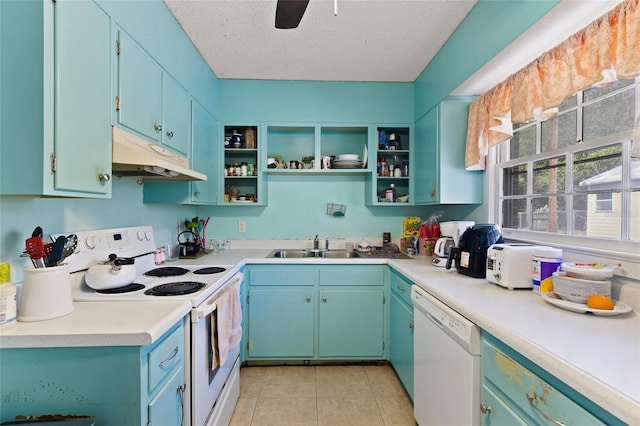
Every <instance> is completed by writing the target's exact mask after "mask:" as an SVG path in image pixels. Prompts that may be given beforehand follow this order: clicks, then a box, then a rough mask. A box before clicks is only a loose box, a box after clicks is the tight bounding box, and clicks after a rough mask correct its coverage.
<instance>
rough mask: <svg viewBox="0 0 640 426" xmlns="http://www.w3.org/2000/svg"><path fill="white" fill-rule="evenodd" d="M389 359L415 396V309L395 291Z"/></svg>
mask: <svg viewBox="0 0 640 426" xmlns="http://www.w3.org/2000/svg"><path fill="white" fill-rule="evenodd" d="M389 361H391V364H392V365H393V368H394V369H395V370H396V373H397V374H398V377H400V380H401V381H402V384H403V385H404V388H405V389H406V390H407V392H408V393H409V395H410V396H411V398H413V309H410V308H408V307H407V306H406V305H405V304H404V303H403V302H402V301H401V299H400V298H399V297H398V296H396V295H395V294H394V293H391V297H390V301H389Z"/></svg>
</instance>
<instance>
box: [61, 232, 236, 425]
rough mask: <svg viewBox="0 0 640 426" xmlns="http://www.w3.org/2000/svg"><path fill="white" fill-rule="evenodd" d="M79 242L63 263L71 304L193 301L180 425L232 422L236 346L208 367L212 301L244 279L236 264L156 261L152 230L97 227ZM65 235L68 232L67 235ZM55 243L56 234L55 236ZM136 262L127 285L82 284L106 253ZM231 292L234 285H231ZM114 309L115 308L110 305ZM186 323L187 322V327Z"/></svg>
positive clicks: (213, 311) (83, 234)
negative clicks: (95, 286) (68, 276)
mask: <svg viewBox="0 0 640 426" xmlns="http://www.w3.org/2000/svg"><path fill="white" fill-rule="evenodd" d="M75 234H76V235H77V237H78V243H77V247H76V249H75V251H74V252H73V254H71V255H70V256H68V257H67V258H66V259H65V260H64V262H65V263H67V264H68V265H69V272H70V273H71V294H72V297H73V300H74V301H82V302H91V301H101V302H104V301H112V302H114V303H117V302H126V301H148V302H149V303H153V302H161V301H163V300H167V299H169V298H170V299H172V300H175V299H180V300H187V301H189V302H191V305H192V307H193V308H192V310H191V314H190V318H189V320H188V321H187V320H185V336H186V337H185V339H186V342H185V344H186V347H187V351H189V353H188V354H185V357H184V358H185V372H187V373H185V382H186V383H185V394H184V399H183V404H184V416H183V423H184V424H191V425H198V426H201V425H218V424H225V423H228V421H229V420H230V418H231V415H232V413H233V409H234V407H235V404H236V401H237V400H238V397H239V394H240V374H239V370H240V361H239V354H240V345H236V346H235V347H233V348H231V349H230V350H229V353H228V355H227V358H226V361H225V362H224V363H221V364H220V365H219V366H217V367H216V368H215V369H212V367H211V365H212V359H211V358H212V356H213V355H212V354H213V352H214V350H213V349H214V348H213V345H212V341H214V339H213V337H212V336H213V335H214V333H213V332H212V327H213V325H212V324H215V323H216V320H215V318H214V317H215V316H216V313H217V305H216V301H217V299H218V297H219V296H220V295H222V293H224V292H225V291H226V290H227V289H229V288H231V287H232V286H234V285H235V284H236V283H238V282H240V283H241V282H242V279H243V275H242V273H240V272H239V271H238V270H237V268H236V267H235V265H194V264H190V263H189V260H188V259H186V260H182V261H180V262H163V263H161V264H156V263H155V262H156V260H159V258H160V257H159V256H158V253H157V248H156V245H155V239H154V235H153V229H152V227H151V226H137V227H126V228H113V229H99V230H90V231H81V232H76V233H75ZM66 235H68V234H66ZM53 237H54V239H55V238H56V237H58V235H53ZM112 254H113V255H116V256H117V257H118V258H127V259H129V258H132V259H134V263H133V266H135V269H136V277H135V279H133V282H132V283H131V284H126V285H124V286H122V287H118V288H114V289H106V290H94V289H92V288H90V287H89V286H88V285H87V283H86V281H85V275H86V271H87V270H88V269H89V268H91V267H92V266H94V265H97V264H99V263H102V262H105V261H107V260H108V259H109V256H110V255H112ZM234 289H235V287H234ZM114 306H115V305H114ZM189 323H190V324H189Z"/></svg>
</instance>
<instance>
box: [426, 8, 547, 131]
mask: <svg viewBox="0 0 640 426" xmlns="http://www.w3.org/2000/svg"><path fill="white" fill-rule="evenodd" d="M558 3H559V1H558V0H526V1H522V0H512V1H504V0H480V1H478V3H476V5H475V6H474V7H473V9H471V11H470V12H469V14H468V15H467V16H466V17H465V19H464V20H463V21H462V22H461V23H460V25H459V26H458V28H456V31H455V32H454V33H453V34H452V35H451V37H449V39H448V40H447V42H446V43H445V44H444V46H443V47H442V48H441V49H440V51H438V53H437V54H436V56H435V57H434V58H433V59H432V60H431V62H430V63H429V64H428V65H427V67H426V68H425V70H424V71H423V72H422V74H420V76H419V77H418V79H417V80H416V82H415V103H414V110H415V111H414V114H415V119H416V120H417V119H418V118H420V117H421V116H422V115H424V114H425V113H426V112H427V111H429V110H430V109H431V108H432V107H433V106H434V105H436V104H437V103H438V102H440V101H441V100H442V99H443V98H445V97H447V96H448V95H449V93H451V92H452V91H453V90H454V89H455V88H456V87H458V86H459V85H460V84H461V83H462V82H464V81H465V80H467V79H468V78H469V77H471V75H473V73H474V72H476V70H478V69H479V68H481V67H482V66H483V65H484V64H486V63H487V62H488V61H489V60H490V59H491V58H493V57H494V56H495V55H497V54H498V53H499V52H500V51H501V50H502V49H504V48H505V47H507V46H508V45H509V44H510V43H511V42H512V41H513V40H515V39H516V38H517V37H518V36H519V35H520V34H522V33H523V32H524V31H525V30H527V29H528V28H529V27H530V26H531V25H533V24H534V23H535V22H536V21H538V20H539V19H540V18H542V17H543V16H544V15H545V14H546V13H547V12H549V10H551V9H552V8H553V7H554V6H556V5H557V4H558ZM513 71H514V72H515V71H517V70H513ZM469 94H471V93H469ZM473 94H474V95H479V93H473Z"/></svg>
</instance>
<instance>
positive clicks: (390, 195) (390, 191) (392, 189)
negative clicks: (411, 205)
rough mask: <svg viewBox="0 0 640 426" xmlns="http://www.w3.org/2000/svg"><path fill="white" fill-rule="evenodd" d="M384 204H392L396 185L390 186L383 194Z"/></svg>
mask: <svg viewBox="0 0 640 426" xmlns="http://www.w3.org/2000/svg"><path fill="white" fill-rule="evenodd" d="M384 198H385V202H387V203H393V202H394V201H395V199H396V185H395V184H393V183H392V184H391V187H390V188H389V189H387V191H386V192H385V197H384Z"/></svg>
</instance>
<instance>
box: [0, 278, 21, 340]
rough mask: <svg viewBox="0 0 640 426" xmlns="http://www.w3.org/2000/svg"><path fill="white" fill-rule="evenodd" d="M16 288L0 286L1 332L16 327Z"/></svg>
mask: <svg viewBox="0 0 640 426" xmlns="http://www.w3.org/2000/svg"><path fill="white" fill-rule="evenodd" d="M16 311H17V309H16V286H15V284H11V283H5V284H0V330H5V329H7V328H9V327H13V326H14V325H16Z"/></svg>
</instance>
